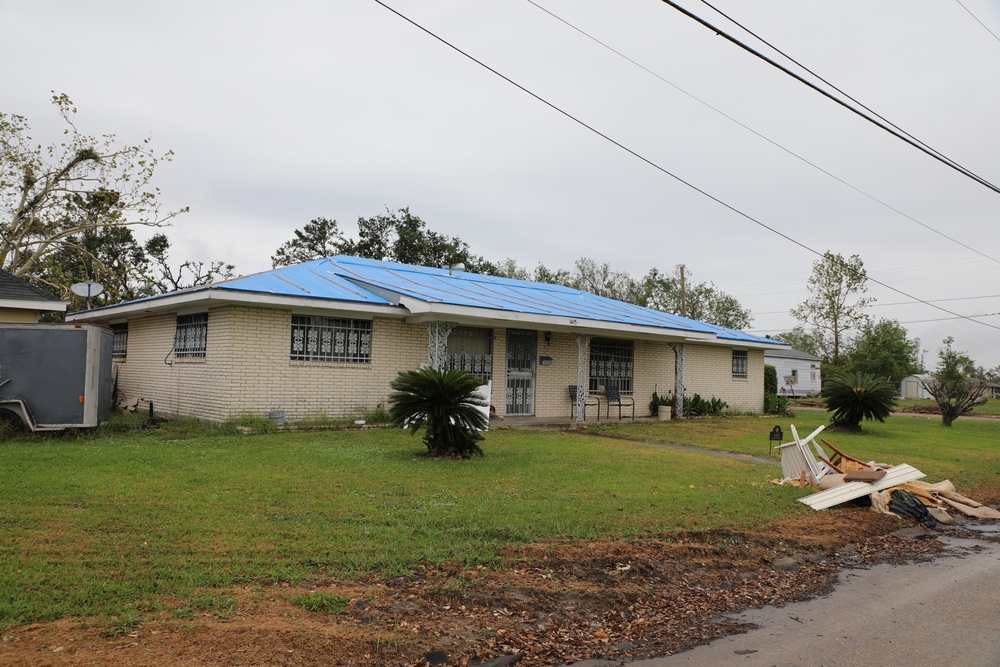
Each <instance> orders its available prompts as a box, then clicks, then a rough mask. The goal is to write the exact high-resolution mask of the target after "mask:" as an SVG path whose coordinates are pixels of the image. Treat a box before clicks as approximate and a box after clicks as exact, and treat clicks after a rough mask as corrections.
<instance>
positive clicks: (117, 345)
mask: <svg viewBox="0 0 1000 667" xmlns="http://www.w3.org/2000/svg"><path fill="white" fill-rule="evenodd" d="M111 333H112V339H111V358H112V359H124V358H125V354H126V352H127V351H128V324H112V325H111Z"/></svg>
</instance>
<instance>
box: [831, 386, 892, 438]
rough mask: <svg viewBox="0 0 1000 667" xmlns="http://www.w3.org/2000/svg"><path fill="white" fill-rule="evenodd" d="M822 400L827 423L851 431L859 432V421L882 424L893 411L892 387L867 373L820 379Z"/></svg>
mask: <svg viewBox="0 0 1000 667" xmlns="http://www.w3.org/2000/svg"><path fill="white" fill-rule="evenodd" d="M822 396H823V398H824V399H825V400H826V409H827V411H829V412H832V413H833V417H832V418H831V421H832V422H833V423H834V424H836V425H837V426H840V427H843V428H849V429H851V430H855V431H857V430H860V429H861V420H862V419H869V420H870V419H875V420H878V421H880V422H884V421H885V418H886V417H888V416H889V415H890V414H891V413H892V409H893V408H894V407H896V385H895V384H893V383H891V382H889V380H888V379H885V378H879V377H875V376H874V375H872V374H871V373H862V372H846V373H835V374H832V375H828V376H827V377H826V378H824V382H823V391H822Z"/></svg>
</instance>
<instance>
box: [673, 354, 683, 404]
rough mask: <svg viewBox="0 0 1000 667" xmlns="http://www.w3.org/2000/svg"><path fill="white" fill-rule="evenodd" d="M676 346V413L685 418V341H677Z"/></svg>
mask: <svg viewBox="0 0 1000 667" xmlns="http://www.w3.org/2000/svg"><path fill="white" fill-rule="evenodd" d="M673 348H674V414H675V415H676V416H677V419H684V343H675V344H674V345H673Z"/></svg>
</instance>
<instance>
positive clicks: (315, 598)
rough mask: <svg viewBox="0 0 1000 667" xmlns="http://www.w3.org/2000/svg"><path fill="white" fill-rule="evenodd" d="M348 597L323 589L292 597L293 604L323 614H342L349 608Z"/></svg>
mask: <svg viewBox="0 0 1000 667" xmlns="http://www.w3.org/2000/svg"><path fill="white" fill-rule="evenodd" d="M348 602H350V600H348V599H347V598H343V597H341V596H339V595H334V594H333V593H325V592H323V591H313V592H312V593H308V594H306V595H300V596H298V597H295V598H292V604H293V605H295V606H296V607H300V608H302V609H305V610H306V611H312V612H317V613H322V614H340V613H343V612H344V610H346V609H347V603H348Z"/></svg>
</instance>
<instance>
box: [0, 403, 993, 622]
mask: <svg viewBox="0 0 1000 667" xmlns="http://www.w3.org/2000/svg"><path fill="white" fill-rule="evenodd" d="M826 418H827V416H826V413H823V412H805V411H803V412H802V413H801V414H800V416H797V417H796V418H795V419H794V423H795V424H796V425H797V426H798V427H800V430H801V431H803V432H805V431H808V430H811V428H812V427H815V426H816V425H818V424H819V423H822V422H824V421H825V420H826ZM790 421H791V420H788V419H787V418H774V417H768V418H732V419H711V420H701V419H698V420H688V421H685V422H683V423H679V424H675V423H669V422H657V423H647V424H636V425H632V424H626V425H621V426H613V427H601V429H600V430H603V429H607V432H608V433H609V434H614V435H626V436H630V437H636V438H641V439H646V440H655V441H662V442H678V443H683V444H690V445H697V446H700V447H706V448H711V449H719V450H724V451H730V452H740V453H745V454H754V455H765V456H766V454H767V434H768V432H769V431H770V429H771V427H772V426H773V425H774V424H780V425H781V426H782V428H783V429H784V430H785V432H786V434H787V433H788V432H789V429H788V425H789V423H790ZM137 426H139V422H136V423H134V424H130V423H124V422H117V421H116V422H114V423H112V424H111V425H109V426H107V427H104V428H102V429H100V430H99V431H97V432H95V433H89V434H87V433H68V434H65V435H62V436H47V437H24V438H16V439H8V440H5V441H3V442H0V562H2V563H3V567H2V568H0V627H3V626H5V625H11V624H23V623H30V622H33V621H39V620H47V619H55V618H60V617H65V616H78V615H97V616H100V617H104V618H106V619H110V621H109V627H110V628H111V629H110V630H109V632H113V633H122V632H124V633H126V634H127V632H128V631H131V628H134V627H136V625H137V623H138V622H139V619H138V617H137V616H136V610H137V609H145V610H148V609H152V608H156V607H157V605H159V606H161V607H163V608H167V607H169V608H172V609H174V613H175V616H177V618H183V617H185V616H186V615H191V613H192V610H193V609H203V610H208V611H211V612H212V613H215V614H217V615H220V616H222V617H225V616H226V615H231V614H233V613H236V612H235V609H234V607H233V604H234V603H233V602H232V600H231V599H229V598H227V597H226V596H225V590H224V589H225V587H227V586H231V585H234V584H239V583H248V582H257V581H259V582H262V585H264V582H265V581H272V582H273V581H289V582H293V583H297V582H299V581H301V580H304V579H317V578H322V577H353V576H357V575H360V574H362V573H365V572H369V571H378V572H381V573H384V574H387V575H393V574H399V573H405V572H409V571H412V570H413V569H414V568H416V567H417V566H418V565H419V564H421V563H431V564H440V563H443V562H446V561H452V562H456V563H458V564H461V565H485V566H498V565H501V564H502V562H503V552H504V549H505V547H507V546H509V545H512V544H519V543H527V542H535V541H545V540H552V539H592V538H607V539H616V538H625V537H630V536H649V535H654V536H655V535H660V534H662V533H664V532H666V531H670V530H672V529H676V528H686V529H692V530H700V529H714V528H724V529H725V528H731V529H754V528H760V527H764V526H767V525H768V524H770V523H772V522H774V521H776V520H778V519H781V518H783V517H787V516H792V515H794V514H797V513H805V512H808V510H807V509H806V508H805V507H804V506H802V505H801V504H800V503H795V502H793V500H794V499H795V498H796V497H798V496H800V495H802V494H803V492H802V491H799V490H797V489H793V488H785V487H776V486H773V485H771V484H769V483H768V482H769V480H771V479H773V478H774V477H777V476H778V475H779V472H780V471H779V469H778V467H777V465H772V464H760V463H755V462H752V461H746V460H739V459H733V458H720V457H717V456H711V455H706V454H701V453H694V452H687V451H682V450H678V449H675V448H669V447H661V446H655V445H649V444H643V443H637V442H631V441H625V440H618V439H609V438H601V437H594V436H593V435H589V434H580V433H568V434H563V433H560V432H536V431H496V432H491V433H490V434H488V436H487V439H486V441H485V442H484V443H483V444H484V449H485V451H486V457H485V458H483V459H473V460H464V461H437V460H431V459H428V458H426V457H424V456H423V455H422V452H423V449H424V447H423V444H422V442H421V440H420V438H419V437H413V436H410V435H409V434H408V433H406V432H404V431H401V430H390V429H385V430H362V431H339V430H338V431H310V432H293V433H267V432H265V433H259V434H256V435H240V434H239V433H238V432H237V431H236V430H235V429H234V428H232V426H231V425H230V426H226V427H206V426H204V425H200V424H198V423H196V422H189V421H177V422H168V423H167V424H164V425H163V427H162V428H161V429H158V430H157V429H151V430H137V428H136V427H137ZM866 429H867V430H868V431H870V433H868V434H866V435H864V436H854V435H851V436H845V435H842V434H833V435H832V436H831V438H830V439H831V440H832V441H833V442H834V443H835V444H837V445H838V446H840V447H841V449H844V450H846V451H848V452H849V453H851V454H854V455H857V456H858V457H859V458H865V459H869V458H875V459H877V460H884V461H887V462H889V463H898V462H904V461H905V462H908V463H911V464H913V465H915V466H916V467H918V468H920V469H921V470H923V471H925V472H927V473H928V478H929V479H930V480H931V481H935V480H937V479H943V478H945V477H950V478H951V479H952V480H953V481H954V482H955V483H956V485H957V486H958V487H959V488H960V490H968V489H972V488H975V487H976V486H977V485H983V486H985V485H990V484H993V485H995V484H997V473H996V471H997V470H1000V460H998V456H1000V454H998V453H997V449H998V448H997V447H996V446H995V443H996V442H997V439H998V436H1000V422H998V423H995V424H994V423H989V422H974V421H972V420H959V421H957V422H956V423H955V426H954V427H952V428H951V429H945V428H942V427H940V420H936V421H935V420H926V419H921V418H890V420H889V422H888V423H887V424H885V425H880V424H875V425H868V424H867V423H866ZM774 461H775V463H776V462H777V457H776V456H775V457H774Z"/></svg>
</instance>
